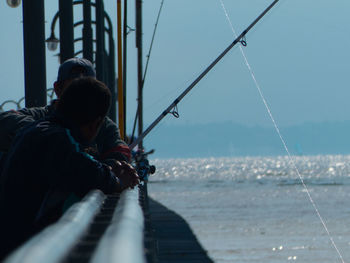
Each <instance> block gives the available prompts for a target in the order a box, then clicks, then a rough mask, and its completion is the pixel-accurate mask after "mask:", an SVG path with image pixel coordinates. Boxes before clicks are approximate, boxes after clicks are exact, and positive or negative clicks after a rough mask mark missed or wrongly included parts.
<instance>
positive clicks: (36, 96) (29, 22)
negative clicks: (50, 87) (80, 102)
mask: <svg viewBox="0 0 350 263" xmlns="http://www.w3.org/2000/svg"><path fill="white" fill-rule="evenodd" d="M22 8H23V49H24V80H25V106H26V107H38V106H45V105H46V57H45V9H44V0H36V1H32V0H23V2H22Z"/></svg>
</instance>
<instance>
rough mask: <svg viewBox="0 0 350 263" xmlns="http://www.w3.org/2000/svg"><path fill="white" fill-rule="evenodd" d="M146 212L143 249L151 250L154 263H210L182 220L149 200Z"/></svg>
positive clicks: (205, 253)
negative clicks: (144, 246) (144, 245)
mask: <svg viewBox="0 0 350 263" xmlns="http://www.w3.org/2000/svg"><path fill="white" fill-rule="evenodd" d="M148 208H149V209H148V211H149V213H147V215H146V218H147V220H146V222H147V221H148V223H146V232H147V233H146V243H148V245H146V247H148V249H150V250H153V254H154V255H153V257H154V258H155V261H156V262H159V263H165V262H167V263H173V262H185V263H186V262H193V263H212V262H213V261H212V260H211V259H210V258H209V257H208V255H207V252H206V251H205V250H204V249H203V248H202V246H201V245H200V244H199V242H198V240H197V238H196V236H195V235H194V234H193V232H192V230H191V228H190V226H189V225H188V223H187V222H186V221H185V220H184V219H183V218H182V217H181V216H179V215H178V214H176V213H175V212H174V211H172V210H169V209H168V208H166V207H165V206H163V205H162V204H160V203H159V202H157V201H155V200H153V199H151V198H149V207H148ZM147 240H148V241H147ZM150 261H154V259H153V260H150Z"/></svg>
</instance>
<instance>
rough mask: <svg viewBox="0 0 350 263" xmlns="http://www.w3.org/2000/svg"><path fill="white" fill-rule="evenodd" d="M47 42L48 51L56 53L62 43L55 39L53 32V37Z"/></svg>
mask: <svg viewBox="0 0 350 263" xmlns="http://www.w3.org/2000/svg"><path fill="white" fill-rule="evenodd" d="M45 42H46V43H47V48H48V50H50V51H55V50H56V49H57V46H58V43H59V42H60V41H59V40H58V39H57V38H56V37H55V34H54V33H53V32H52V33H51V36H50V37H49V38H48V39H46V41H45Z"/></svg>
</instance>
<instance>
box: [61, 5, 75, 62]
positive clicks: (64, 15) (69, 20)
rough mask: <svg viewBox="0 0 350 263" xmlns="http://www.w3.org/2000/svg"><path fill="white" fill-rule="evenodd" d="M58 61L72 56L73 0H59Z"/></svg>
mask: <svg viewBox="0 0 350 263" xmlns="http://www.w3.org/2000/svg"><path fill="white" fill-rule="evenodd" d="M59 17H60V62H61V63H63V62H64V61H66V60H67V59H69V58H72V57H74V32H73V0H59Z"/></svg>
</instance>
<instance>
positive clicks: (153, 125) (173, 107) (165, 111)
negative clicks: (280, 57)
mask: <svg viewBox="0 0 350 263" xmlns="http://www.w3.org/2000/svg"><path fill="white" fill-rule="evenodd" d="M278 1H279V0H274V1H273V2H272V3H271V4H270V5H269V6H268V7H267V8H266V9H265V10H264V12H262V13H261V14H260V15H259V16H258V17H257V18H256V19H255V20H254V21H253V22H252V23H251V24H250V25H249V26H248V27H247V28H246V29H245V30H244V31H243V32H242V33H241V34H240V35H239V36H238V37H237V38H236V39H235V40H234V41H233V42H232V43H231V44H230V45H229V46H228V47H227V48H226V49H225V50H224V51H223V52H222V53H221V54H220V55H219V56H218V57H217V58H216V59H215V60H214V61H213V62H212V63H211V64H210V65H209V66H208V67H207V68H206V69H205V70H204V71H203V72H202V73H201V74H200V75H199V76H198V77H197V78H196V79H195V80H194V81H193V82H192V83H191V84H190V85H189V86H188V87H187V89H185V91H183V92H182V93H181V94H180V96H178V97H177V98H176V99H175V100H174V102H173V103H171V104H170V105H169V107H168V108H166V109H165V110H164V111H163V112H162V113H161V114H160V115H159V117H158V118H157V119H156V120H155V121H153V122H152V124H151V125H149V126H148V128H147V129H146V130H145V131H144V132H143V133H142V134H141V135H140V136H139V137H138V138H137V139H136V140H135V141H134V142H132V143H131V144H130V145H129V148H130V150H132V149H134V148H135V146H136V145H138V144H139V143H140V142H141V141H142V140H143V139H144V138H145V137H146V135H147V134H148V133H149V132H150V131H151V130H152V129H153V128H154V127H155V126H156V125H157V124H158V123H159V122H160V121H161V120H162V119H163V118H164V117H165V116H166V115H167V114H169V113H172V114H173V115H174V116H175V117H178V113H177V112H176V111H173V112H172V110H173V109H176V107H177V104H178V103H179V102H180V101H181V100H182V99H183V98H184V97H185V96H186V95H187V93H189V92H190V91H191V90H192V89H193V88H194V87H195V86H196V85H197V84H198V82H199V81H200V80H201V79H202V78H203V77H204V76H205V75H206V74H207V73H208V72H209V71H210V70H211V69H212V68H213V67H214V66H215V65H216V64H217V63H218V62H219V61H220V60H221V59H222V58H223V57H224V56H225V55H226V54H227V53H228V52H229V51H230V50H231V49H232V48H233V47H234V46H235V45H236V44H237V43H241V44H242V45H243V46H246V42H245V40H244V37H245V35H246V34H247V33H248V32H249V31H250V30H251V29H252V28H253V27H254V26H255V24H256V23H258V22H259V20H260V19H261V18H263V17H264V16H265V15H266V13H267V12H269V11H270V9H271V8H272V7H273V6H274V5H275V4H276V3H277V2H278Z"/></svg>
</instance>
